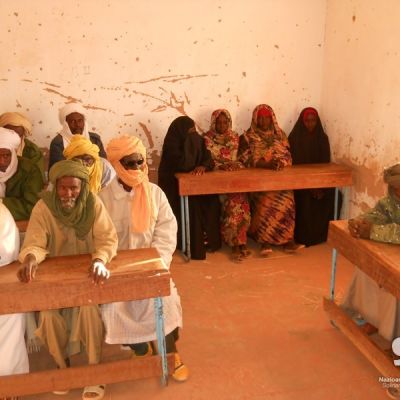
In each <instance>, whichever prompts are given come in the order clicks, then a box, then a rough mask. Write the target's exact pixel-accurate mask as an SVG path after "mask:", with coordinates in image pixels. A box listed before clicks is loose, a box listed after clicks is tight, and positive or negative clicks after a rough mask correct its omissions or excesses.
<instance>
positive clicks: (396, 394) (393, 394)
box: [386, 387, 400, 399]
mask: <svg viewBox="0 0 400 400" xmlns="http://www.w3.org/2000/svg"><path fill="white" fill-rule="evenodd" d="M386 393H387V395H388V396H389V397H390V398H391V399H400V391H399V389H397V388H395V387H390V388H389V389H387V390H386Z"/></svg>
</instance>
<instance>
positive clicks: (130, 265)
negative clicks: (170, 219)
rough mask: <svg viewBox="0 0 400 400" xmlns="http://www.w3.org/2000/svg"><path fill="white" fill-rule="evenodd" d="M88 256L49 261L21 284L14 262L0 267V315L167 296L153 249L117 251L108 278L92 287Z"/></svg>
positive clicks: (162, 267)
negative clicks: (30, 278) (33, 278)
mask: <svg viewBox="0 0 400 400" xmlns="http://www.w3.org/2000/svg"><path fill="white" fill-rule="evenodd" d="M90 265H91V256H90V255H89V254H85V255H77V256H65V257H54V258H48V259H46V260H45V261H43V262H42V263H41V264H40V265H39V269H38V271H37V273H36V278H35V280H33V281H32V282H30V283H21V282H19V281H18V278H17V275H16V274H17V270H18V268H19V266H20V264H19V263H18V262H15V263H13V264H10V265H7V266H4V267H1V268H0V314H8V313H13V312H14V313H15V312H27V311H36V310H47V309H57V308H64V307H72V306H80V305H91V304H104V303H111V302H114V301H127V300H140V299H146V298H153V297H159V296H167V295H169V293H170V284H169V281H170V274H169V271H168V269H167V268H166V267H165V265H164V264H163V262H162V260H161V259H160V256H159V254H158V252H157V250H156V249H153V248H146V249H136V250H122V251H119V252H118V255H117V257H116V258H114V260H112V261H111V263H110V264H109V265H108V268H109V269H110V270H111V277H110V278H109V279H108V280H107V282H106V283H105V284H104V285H102V286H96V285H94V284H93V283H92V282H91V279H90V278H89V277H88V270H89V266H90Z"/></svg>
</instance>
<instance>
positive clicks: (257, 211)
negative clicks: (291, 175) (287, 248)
mask: <svg viewBox="0 0 400 400" xmlns="http://www.w3.org/2000/svg"><path fill="white" fill-rule="evenodd" d="M250 202H251V224H250V229H249V235H250V236H251V237H253V238H254V240H255V241H257V242H258V243H267V244H271V245H282V244H285V243H288V242H290V241H291V240H293V236H294V223H295V203H294V196H293V191H292V190H282V191H275V192H256V193H251V194H250Z"/></svg>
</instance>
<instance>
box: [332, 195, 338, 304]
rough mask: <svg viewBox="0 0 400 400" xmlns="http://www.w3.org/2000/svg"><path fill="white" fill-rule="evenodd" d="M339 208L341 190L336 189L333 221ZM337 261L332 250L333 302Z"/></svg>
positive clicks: (336, 217) (334, 250) (334, 251)
mask: <svg viewBox="0 0 400 400" xmlns="http://www.w3.org/2000/svg"><path fill="white" fill-rule="evenodd" d="M338 208H339V188H335V207H334V212H333V219H334V220H337V219H338V211H339V210H338ZM336 259H337V251H336V249H333V250H332V267H331V288H330V295H331V300H333V299H334V298H335V281H336Z"/></svg>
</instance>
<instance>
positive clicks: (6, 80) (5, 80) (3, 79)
mask: <svg viewBox="0 0 400 400" xmlns="http://www.w3.org/2000/svg"><path fill="white" fill-rule="evenodd" d="M0 81H3V82H8V79H7V78H1V79H0Z"/></svg>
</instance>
